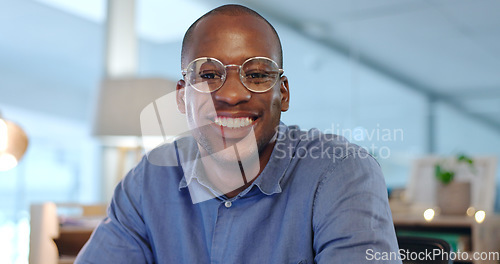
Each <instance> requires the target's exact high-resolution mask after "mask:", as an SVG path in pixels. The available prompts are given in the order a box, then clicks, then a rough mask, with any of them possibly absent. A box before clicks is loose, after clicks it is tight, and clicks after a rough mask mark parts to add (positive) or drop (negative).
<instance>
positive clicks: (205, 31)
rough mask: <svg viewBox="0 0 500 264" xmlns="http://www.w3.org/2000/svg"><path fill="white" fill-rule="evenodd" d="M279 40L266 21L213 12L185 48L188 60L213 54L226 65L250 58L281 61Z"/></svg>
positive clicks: (200, 24) (202, 21) (197, 27)
mask: <svg viewBox="0 0 500 264" xmlns="http://www.w3.org/2000/svg"><path fill="white" fill-rule="evenodd" d="M279 54H280V53H279V42H278V40H277V37H276V35H275V34H274V32H273V30H272V29H271V28H270V27H269V25H268V24H267V22H265V21H264V20H262V19H261V18H258V17H255V16H251V15H238V16H228V15H219V14H216V15H211V16H208V17H205V18H204V19H202V20H201V21H199V23H198V24H197V25H196V27H195V28H194V29H193V32H192V36H191V40H190V42H189V43H188V46H187V49H186V50H185V54H184V55H185V58H186V61H185V62H183V63H187V62H189V61H191V60H193V59H196V58H199V57H214V58H217V59H219V60H221V61H222V62H223V63H225V64H230V63H231V64H232V63H236V64H241V63H242V62H243V61H245V60H246V59H248V58H250V57H256V56H264V57H269V58H271V59H273V60H274V61H278V60H279Z"/></svg>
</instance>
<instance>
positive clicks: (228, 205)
mask: <svg viewBox="0 0 500 264" xmlns="http://www.w3.org/2000/svg"><path fill="white" fill-rule="evenodd" d="M231 205H233V203H231V202H230V201H227V202H225V203H224V206H225V207H226V208H229V207H231Z"/></svg>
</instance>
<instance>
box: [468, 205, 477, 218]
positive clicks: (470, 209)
mask: <svg viewBox="0 0 500 264" xmlns="http://www.w3.org/2000/svg"><path fill="white" fill-rule="evenodd" d="M474 213H476V209H475V208H474V207H472V206H471V207H469V208H467V215H468V216H474Z"/></svg>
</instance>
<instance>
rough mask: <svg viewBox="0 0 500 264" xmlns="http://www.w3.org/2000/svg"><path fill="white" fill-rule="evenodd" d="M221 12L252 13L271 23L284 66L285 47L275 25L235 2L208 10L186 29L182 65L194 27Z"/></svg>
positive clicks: (233, 13) (235, 14)
mask: <svg viewBox="0 0 500 264" xmlns="http://www.w3.org/2000/svg"><path fill="white" fill-rule="evenodd" d="M219 14H220V15H227V16H239V15H250V16H254V17H257V18H260V19H262V20H264V21H265V22H266V23H267V24H268V25H269V27H270V28H271V29H272V31H273V33H274V35H276V40H277V41H278V45H279V59H278V65H279V66H280V68H283V48H282V46H281V40H280V37H279V36H278V32H277V31H276V29H275V28H274V27H273V25H271V23H269V21H267V19H265V18H264V17H263V16H261V15H260V14H259V13H257V12H256V11H254V10H252V9H250V8H248V7H246V6H242V5H235V4H229V5H223V6H219V7H217V8H215V9H212V10H211V11H209V12H207V13H206V14H204V15H203V16H201V17H200V18H198V19H197V20H196V21H195V22H194V23H193V24H192V25H191V26H190V27H189V28H188V30H187V31H186V34H184V39H183V40H182V50H181V65H182V62H183V61H184V54H185V52H186V50H187V48H188V47H187V46H188V44H189V42H190V41H191V38H192V36H193V31H194V28H195V27H196V25H197V24H198V23H199V22H200V21H201V20H203V19H204V18H206V17H209V16H211V15H219Z"/></svg>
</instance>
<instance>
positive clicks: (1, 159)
mask: <svg viewBox="0 0 500 264" xmlns="http://www.w3.org/2000/svg"><path fill="white" fill-rule="evenodd" d="M16 166H17V159H16V157H14V156H13V155H12V154H9V153H0V171H8V170H10V169H13V168H14V167H16Z"/></svg>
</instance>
